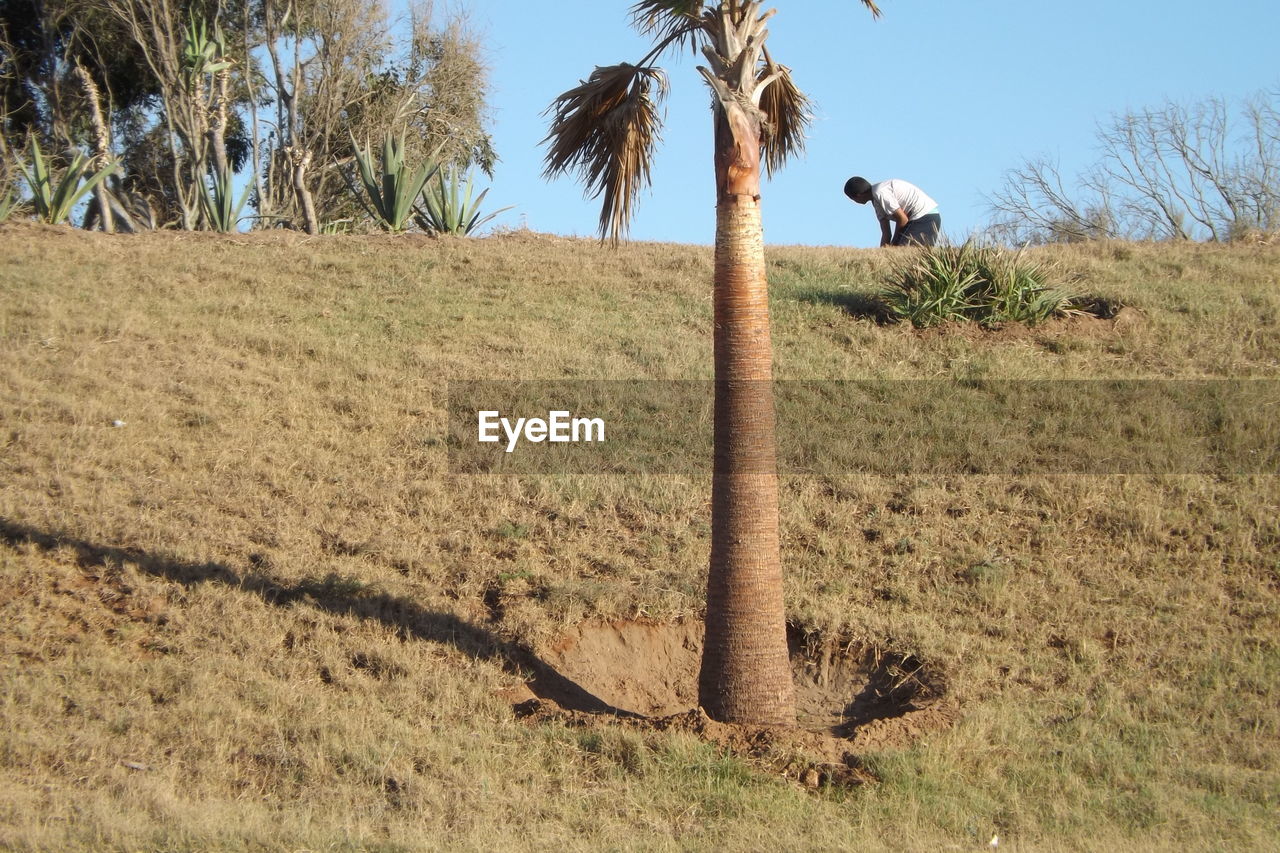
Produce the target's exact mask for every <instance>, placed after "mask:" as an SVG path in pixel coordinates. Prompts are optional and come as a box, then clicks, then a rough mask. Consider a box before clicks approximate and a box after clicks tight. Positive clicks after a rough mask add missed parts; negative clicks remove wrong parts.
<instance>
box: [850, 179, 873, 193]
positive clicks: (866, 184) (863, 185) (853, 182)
mask: <svg viewBox="0 0 1280 853" xmlns="http://www.w3.org/2000/svg"><path fill="white" fill-rule="evenodd" d="M869 192H871V182H870V181H868V180H867V179H866V178H850V179H849V180H847V181H845V184H844V194H845V195H847V196H848V197H849V198H853V197H854V196H857V195H862V194H863V193H869Z"/></svg>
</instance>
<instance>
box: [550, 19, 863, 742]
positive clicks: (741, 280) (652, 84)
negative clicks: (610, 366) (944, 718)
mask: <svg viewBox="0 0 1280 853" xmlns="http://www.w3.org/2000/svg"><path fill="white" fill-rule="evenodd" d="M862 4H863V5H864V6H865V7H866V8H867V9H869V10H870V11H871V12H872V13H873V15H878V14H879V9H877V8H876V4H875V3H874V2H872V0H862ZM773 15H774V12H773V11H772V10H769V11H764V10H763V8H762V4H761V3H759V2H740V0H720V2H713V3H712V2H702V0H640V2H637V3H635V4H634V5H633V6H632V8H631V20H632V24H633V25H634V26H635V27H636V28H637V29H638V30H640V32H641V33H643V34H645V35H648V36H650V37H651V38H652V39H653V45H654V46H653V49H652V50H651V51H650V52H649V53H648V54H647V55H645V56H644V57H643V58H641V60H640V61H639V62H637V63H635V64H630V63H621V64H618V65H607V66H602V67H597V68H596V69H595V71H593V72H592V73H591V75H590V76H588V77H587V79H586V80H585V81H583V82H582V83H580V84H579V85H578V86H576V87H574V88H572V89H569V90H568V91H566V92H565V93H564V94H562V95H560V96H559V97H558V98H556V99H555V101H553V102H552V104H551V106H550V107H549V108H548V113H549V115H550V117H551V127H550V131H549V132H548V134H547V138H546V140H545V142H546V144H547V146H548V150H547V155H546V173H547V175H548V176H550V177H555V176H558V175H562V174H567V173H570V172H572V173H576V174H577V176H578V178H579V180H580V181H581V182H582V183H583V185H584V186H585V187H586V189H587V191H588V192H589V193H590V194H591V195H593V196H595V197H598V198H600V199H601V202H602V204H601V209H600V233H601V237H602V238H607V239H610V240H612V241H615V242H616V241H617V240H618V239H619V237H620V236H621V235H623V234H625V232H626V230H627V227H628V225H629V224H630V222H631V219H632V216H633V214H634V208H635V202H636V199H637V197H638V194H639V192H640V190H641V188H643V187H644V186H646V185H648V183H649V177H650V164H651V162H652V160H653V154H654V149H655V146H656V144H657V141H658V139H659V137H660V133H661V111H660V109H659V107H660V102H661V99H662V97H663V96H664V95H665V94H666V92H667V78H666V75H665V74H664V73H663V72H662V70H661V69H659V68H657V67H655V66H654V65H652V63H653V62H654V61H655V60H656V59H657V58H658V57H659V56H661V55H662V54H664V53H665V52H667V51H669V50H672V49H678V48H681V47H688V48H693V49H695V50H699V51H700V52H701V53H702V56H703V57H704V58H705V59H706V65H703V66H700V67H699V68H698V73H699V74H701V75H702V78H703V80H705V81H706V83H707V85H708V86H709V87H710V89H711V93H712V96H713V97H712V110H713V115H714V119H715V142H714V145H715V151H714V154H715V157H714V169H715V187H716V248H715V281H714V291H713V298H712V301H713V305H714V315H715V316H714V334H713V338H714V347H715V358H714V363H715V378H716V382H715V428H714V429H715V453H714V461H713V465H712V483H711V561H710V571H709V572H708V579H707V610H706V642H705V643H704V646H703V659H702V669H701V672H700V674H699V678H698V696H699V702H700V703H701V704H702V706H703V707H704V708H705V709H706V711H707V713H708V714H710V715H711V716H712V717H714V718H716V719H719V720H727V721H732V722H741V723H762V724H783V725H786V724H791V723H794V721H795V705H794V699H793V696H794V692H793V689H792V686H791V674H790V667H789V660H788V654H787V638H786V613H785V610H784V607H783V601H782V568H781V561H780V553H779V544H778V478H777V460H776V439H775V430H774V418H775V415H774V404H773V387H772V377H773V367H772V365H773V346H772V343H771V341H770V334H769V297H768V285H767V282H766V281H765V263H764V233H763V228H762V225H761V217H760V168H761V161H762V159H763V161H764V165H765V167H766V168H768V169H769V170H770V171H773V170H774V169H776V168H778V167H780V166H781V165H782V164H783V163H784V162H786V160H787V159H788V158H789V157H790V156H791V155H793V154H795V153H796V152H797V151H798V150H799V149H800V146H801V144H802V142H803V140H804V129H805V127H806V125H807V123H808V121H809V104H808V101H807V99H806V98H805V97H804V95H803V94H802V93H801V92H800V90H799V88H797V87H796V86H795V84H794V83H793V82H792V79H791V72H790V70H789V69H788V68H787V67H786V66H785V65H781V64H779V63H777V62H774V60H773V58H772V57H771V56H769V54H768V53H766V52H765V49H764V46H765V40H766V39H767V38H768V35H769V33H768V22H769V20H770V19H771V18H772V17H773Z"/></svg>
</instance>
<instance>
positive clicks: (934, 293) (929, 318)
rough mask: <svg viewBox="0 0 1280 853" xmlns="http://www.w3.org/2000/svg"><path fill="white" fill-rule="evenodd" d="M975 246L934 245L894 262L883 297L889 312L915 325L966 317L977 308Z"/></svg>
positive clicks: (979, 278) (978, 275)
mask: <svg viewBox="0 0 1280 853" xmlns="http://www.w3.org/2000/svg"><path fill="white" fill-rule="evenodd" d="M976 261H977V249H976V247H973V246H972V245H971V244H969V243H965V244H964V245H963V246H958V247H957V246H934V247H931V248H929V249H927V250H923V251H921V252H919V253H913V254H912V255H911V256H910V257H909V259H908V260H907V261H906V262H904V263H901V264H899V265H897V266H896V267H895V269H894V270H893V272H892V278H891V284H890V287H889V288H888V290H886V291H885V293H884V295H883V299H884V302H885V304H886V305H887V306H888V308H889V311H890V313H891V314H893V315H894V316H895V317H898V318H899V319H902V320H910V321H911V323H912V324H913V325H915V326H921V327H924V326H933V325H936V324H938V323H946V322H949V321H953V320H966V319H969V317H970V316H971V314H972V312H973V311H974V310H975V309H976V308H977V307H978V298H977V297H978V294H977V291H978V290H979V289H980V287H981V284H982V275H981V272H980V270H979V269H978V264H977V263H976Z"/></svg>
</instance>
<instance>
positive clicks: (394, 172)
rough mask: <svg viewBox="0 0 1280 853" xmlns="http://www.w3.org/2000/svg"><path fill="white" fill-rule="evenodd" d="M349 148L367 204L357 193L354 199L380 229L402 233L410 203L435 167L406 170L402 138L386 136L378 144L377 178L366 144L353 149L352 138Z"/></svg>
mask: <svg viewBox="0 0 1280 853" xmlns="http://www.w3.org/2000/svg"><path fill="white" fill-rule="evenodd" d="M351 145H352V147H353V148H355V154H356V163H357V164H358V166H359V168H360V182H361V183H362V184H363V185H364V190H365V195H366V196H368V201H367V202H366V201H365V197H364V196H361V195H360V194H359V193H357V194H356V196H357V198H359V199H360V202H361V203H362V204H364V206H365V209H367V210H368V211H369V215H370V216H372V217H373V218H374V220H376V221H377V223H378V225H379V226H380V227H382V228H383V229H384V230H386V231H391V232H399V231H403V230H404V227H405V224H406V223H407V222H408V221H409V216H410V215H411V214H412V213H413V206H414V202H415V201H417V198H418V195H419V194H420V193H421V192H422V189H423V187H424V186H426V183H427V181H428V180H430V179H431V176H432V175H434V174H435V173H436V171H437V170H438V169H439V166H437V165H436V164H435V163H433V162H430V161H428V162H427V163H424V164H423V165H421V166H419V167H418V168H417V169H410V168H409V166H408V165H407V164H406V163H405V162H404V136H403V135H402V136H401V137H400V139H399V140H395V139H392V138H391V135H390V134H387V137H386V139H385V140H384V141H383V144H382V164H381V165H382V171H381V174H380V175H375V173H374V163H373V154H372V152H371V151H370V150H369V145H368V143H365V145H364V147H363V148H360V147H358V146H356V141H355V137H352V138H351Z"/></svg>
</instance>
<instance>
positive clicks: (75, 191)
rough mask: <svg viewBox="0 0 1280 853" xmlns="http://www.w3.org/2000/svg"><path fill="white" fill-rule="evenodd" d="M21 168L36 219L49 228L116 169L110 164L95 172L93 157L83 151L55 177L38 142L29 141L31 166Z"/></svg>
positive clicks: (61, 219) (59, 222) (67, 216)
mask: <svg viewBox="0 0 1280 853" xmlns="http://www.w3.org/2000/svg"><path fill="white" fill-rule="evenodd" d="M20 168H21V170H22V176H23V178H24V179H25V180H26V182H27V186H28V187H30V188H31V193H32V198H31V203H32V206H33V207H34V208H35V212H36V216H37V217H39V219H40V221H41V222H45V223H48V224H49V225H60V224H62V223H63V222H65V221H66V220H67V219H68V218H69V217H70V216H71V211H72V210H73V209H74V208H75V206H76V205H77V204H79V203H80V200H81V199H83V198H84V197H85V196H86V195H88V194H89V193H91V192H93V190H94V188H95V187H96V186H98V184H100V183H102V182H103V181H105V180H106V179H107V178H108V177H109V176H110V175H112V174H114V173H115V171H116V168H117V167H116V165H115V164H114V163H109V164H107V165H106V166H103V167H102V168H101V169H97V170H94V169H93V168H92V158H90V157H89V156H88V155H87V154H85V153H84V152H83V151H77V152H75V156H74V157H73V158H72V160H71V162H70V163H69V164H67V168H66V170H65V171H64V172H63V173H62V175H61V176H60V177H56V178H55V176H54V174H53V170H52V168H51V163H50V162H49V161H48V160H46V159H45V156H44V153H43V152H42V151H41V150H40V143H39V142H37V141H36V140H35V139H32V140H31V165H30V167H28V166H26V165H21V166H20Z"/></svg>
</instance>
